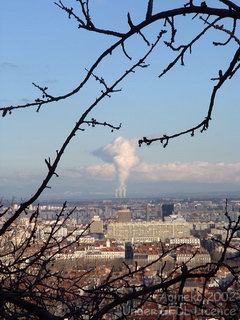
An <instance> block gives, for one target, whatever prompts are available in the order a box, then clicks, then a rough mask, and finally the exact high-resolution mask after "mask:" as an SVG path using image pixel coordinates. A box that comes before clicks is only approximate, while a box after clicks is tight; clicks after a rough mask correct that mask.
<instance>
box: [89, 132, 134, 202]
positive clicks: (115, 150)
mask: <svg viewBox="0 0 240 320" xmlns="http://www.w3.org/2000/svg"><path fill="white" fill-rule="evenodd" d="M136 146H137V143H136V141H133V140H129V139H125V138H123V137H118V138H116V139H115V140H114V141H113V142H112V143H110V144H107V145H106V146H105V147H103V148H101V149H98V150H96V151H94V152H93V154H94V155H95V156H98V157H99V158H101V159H102V160H104V161H107V162H110V163H113V164H114V165H115V167H116V170H117V174H118V188H117V189H116V193H115V196H116V197H117V198H125V197H126V192H127V186H126V182H127V179H128V177H129V174H130V171H131V169H132V168H133V167H134V166H136V165H137V164H138V163H139V158H138V156H137V155H136Z"/></svg>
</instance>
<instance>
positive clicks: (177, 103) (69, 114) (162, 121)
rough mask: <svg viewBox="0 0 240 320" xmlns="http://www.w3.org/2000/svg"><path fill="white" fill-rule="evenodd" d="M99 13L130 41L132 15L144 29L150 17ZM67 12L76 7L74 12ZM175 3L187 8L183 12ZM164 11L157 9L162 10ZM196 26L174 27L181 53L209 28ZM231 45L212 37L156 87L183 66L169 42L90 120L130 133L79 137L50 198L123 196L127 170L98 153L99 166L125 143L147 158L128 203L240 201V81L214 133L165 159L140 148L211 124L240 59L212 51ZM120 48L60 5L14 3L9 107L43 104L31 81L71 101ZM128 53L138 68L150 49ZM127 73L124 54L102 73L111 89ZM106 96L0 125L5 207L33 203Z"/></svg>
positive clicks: (135, 9) (1, 27)
mask: <svg viewBox="0 0 240 320" xmlns="http://www.w3.org/2000/svg"><path fill="white" fill-rule="evenodd" d="M92 2H93V5H92V16H93V18H94V19H95V21H96V24H98V25H99V26H102V27H106V28H113V29H115V30H119V31H126V30H128V25H127V19H126V14H127V12H128V11H129V12H132V17H133V20H134V21H136V22H138V21H139V19H141V18H142V17H144V15H145V11H144V10H145V7H146V2H147V1H144V0H140V1H139V0H131V1H130V0H128V1H127V0H124V1H122V0H121V1H110V0H96V1H92ZM65 3H66V4H68V5H69V6H73V5H74V4H75V1H71V0H68V1H65ZM166 3H168V2H166ZM174 3H175V4H179V5H180V4H181V3H182V1H175V2H174ZM212 3H214V1H212ZM168 5H169V3H168ZM161 6H162V7H161ZM165 8H166V5H164V4H160V3H158V7H155V11H156V12H157V10H160V9H161V10H164V9H165ZM186 20H187V21H185V20H183V19H181V18H180V19H178V20H177V21H176V25H177V26H178V27H179V28H178V33H179V36H178V37H177V39H179V40H183V43H185V42H187V41H188V40H190V39H191V37H192V36H194V35H195V34H196V33H197V31H198V30H200V29H201V27H202V23H201V22H199V21H197V20H194V21H191V19H186ZM160 28H162V24H161V23H156V24H155V25H154V26H152V27H151V28H148V29H146V30H145V34H146V35H147V36H148V38H149V40H150V41H151V42H153V41H154V39H155V35H156V32H158V30H159V29H160ZM224 37H225V36H222V35H221V34H219V33H216V32H210V33H209V34H208V35H207V36H206V37H205V38H204V39H203V41H201V42H199V43H198V44H197V45H196V46H195V47H194V48H193V53H192V55H190V54H189V53H188V54H187V55H186V60H185V63H186V65H185V67H182V66H180V65H177V66H176V68H175V69H174V70H172V71H171V72H170V73H168V74H167V75H166V76H165V77H163V78H161V79H158V75H159V74H160V73H161V71H162V69H163V68H164V67H165V66H166V65H167V64H168V62H170V61H171V58H173V57H174V55H173V54H172V52H170V51H169V50H167V49H166V48H165V47H164V45H163V43H161V44H160V46H159V47H158V48H157V49H156V51H155V52H154V53H153V54H152V56H151V57H150V58H149V60H148V62H149V63H150V67H149V68H146V69H141V70H138V71H137V72H136V73H135V74H132V75H131V76H130V77H129V78H128V79H126V80H124V82H123V83H122V85H121V87H122V88H123V91H122V92H121V93H117V94H115V95H113V97H112V98H111V99H106V100H104V101H103V102H101V103H100V104H99V106H98V107H97V108H96V110H95V111H94V112H93V113H92V115H91V116H93V117H95V118H97V119H98V120H99V121H108V122H111V123H112V124H116V125H117V124H119V123H120V122H121V123H122V124H123V126H122V129H121V130H120V131H116V132H113V133H111V132H110V130H108V129H106V128H94V129H92V128H88V129H87V130H86V131H85V132H83V133H81V132H79V135H78V136H77V137H76V138H75V139H74V140H73V141H72V143H71V145H70V146H69V147H68V150H67V152H66V153H65V156H64V158H63V159H62V162H61V164H60V166H59V170H58V173H59V175H60V178H58V179H56V178H54V179H53V180H52V183H51V186H52V190H50V191H48V194H44V195H43V198H48V199H49V198H61V197H66V198H68V197H69V198H71V197H87V196H93V197H94V196H95V195H96V196H99V195H102V196H103V197H104V196H106V197H109V196H114V193H115V189H116V188H117V187H118V185H119V167H118V165H119V164H117V163H116V162H114V160H113V159H114V155H112V156H111V157H112V158H111V159H110V160H108V161H106V157H105V158H104V157H101V156H99V152H98V153H97V154H98V156H96V150H98V151H99V150H100V151H102V154H103V153H104V152H105V151H106V149H104V148H105V147H106V146H107V145H110V146H114V143H116V139H119V137H121V139H122V140H120V141H123V142H124V141H125V143H129V145H128V146H129V148H130V149H131V152H133V153H134V156H135V157H136V159H137V161H136V163H135V162H134V165H132V166H130V168H129V171H128V175H127V179H126V181H125V183H126V185H127V193H128V195H129V196H130V195H134V196H136V195H144V194H147V195H151V194H153V195H161V194H162V193H164V192H165V191H166V190H167V192H180V191H182V190H184V191H186V192H188V191H191V192H192V191H195V192H200V191H201V190H203V191H205V190H206V191H219V190H223V191H238V190H239V192H240V183H239V181H240V160H239V159H240V150H239V144H238V141H239V138H240V132H239V129H238V128H239V119H240V117H239V116H240V111H239V75H238V74H237V75H236V76H235V77H234V78H233V79H232V80H231V82H229V83H226V84H225V85H224V87H223V89H222V91H221V92H220V94H219V95H218V98H217V100H216V107H215V110H214V114H213V121H212V123H211V126H210V128H209V130H208V131H207V132H206V133H203V134H200V133H199V134H196V136H195V137H194V138H191V137H182V138H179V139H176V140H174V141H171V142H170V144H169V146H168V147H167V148H166V149H163V148H162V147H161V146H160V145H159V144H155V145H153V146H151V147H142V148H138V147H137V143H136V142H137V139H139V138H141V137H142V136H149V137H153V136H158V135H160V134H163V133H166V134H170V133H174V132H176V131H178V130H181V129H185V128H187V127H189V126H192V125H195V124H197V123H198V122H200V121H201V120H202V118H203V117H205V114H206V111H207V107H208V101H209V95H210V93H211V89H212V86H213V82H212V81H210V78H212V77H215V76H216V75H217V74H218V70H219V69H223V70H224V68H226V67H227V65H228V63H229V61H230V58H231V56H232V55H233V53H234V49H236V47H235V46H234V45H232V44H230V45H229V46H227V47H223V48H222V47H221V48H220V47H214V46H212V45H211V43H212V41H213V40H220V39H224ZM166 40H167V38H166ZM113 41H114V39H113V38H111V37H107V36H102V35H96V34H93V33H91V34H89V33H88V32H86V31H84V30H79V29H78V28H77V26H76V23H75V22H74V21H72V20H69V19H68V18H67V16H66V15H65V14H64V12H62V11H61V10H60V9H59V8H57V7H56V6H55V5H54V3H53V1H49V0H42V1H30V0H22V1H18V0H9V1H5V2H4V3H2V4H1V12H0V43H1V51H0V85H1V95H0V104H1V105H2V106H4V105H13V104H19V103H20V104H22V103H24V102H26V101H31V100H33V99H35V98H37V97H38V92H37V91H36V89H34V88H33V86H32V85H31V83H32V82H36V83H38V84H40V85H43V86H45V85H46V86H48V87H49V90H50V93H52V94H54V95H57V94H62V93H66V92H68V91H69V90H71V89H73V88H74V87H75V86H76V85H77V84H78V83H79V82H80V80H81V79H82V78H83V77H84V75H85V72H86V71H85V68H89V67H90V66H91V64H92V63H93V62H94V61H95V59H96V58H97V56H98V55H99V54H100V53H101V52H102V51H103V50H104V49H105V48H107V46H109V45H110V44H111V43H113ZM177 44H181V42H177ZM126 48H127V50H128V52H129V54H131V55H132V56H133V57H134V58H135V59H138V58H139V57H140V56H141V55H142V54H143V53H144V52H145V51H146V50H147V47H146V45H145V44H144V43H143V41H142V40H141V38H140V37H139V36H137V37H135V38H134V39H132V40H131V41H128V43H127V44H126ZM129 66H130V62H129V61H128V60H127V59H126V58H125V57H124V55H123V54H122V52H121V51H120V50H118V51H117V52H116V53H115V54H113V55H112V56H111V57H110V58H108V59H106V60H105V61H104V62H103V63H102V64H101V65H100V66H99V68H98V70H97V71H96V72H97V74H98V75H99V76H103V77H104V78H105V80H106V81H107V82H108V83H111V81H112V80H114V79H115V78H116V77H117V76H118V75H120V74H121V72H122V71H124V70H126V68H127V67H129ZM100 91H101V87H100V86H99V85H98V84H97V83H96V82H95V81H93V80H91V81H90V82H89V85H88V86H87V87H86V88H85V89H84V90H83V91H82V93H81V94H78V95H76V96H74V97H72V98H70V99H68V100H65V101H62V102H60V103H58V104H51V105H49V106H46V107H44V108H42V110H41V111H40V112H39V113H36V109H34V108H32V109H28V110H22V111H16V112H14V113H13V114H12V115H11V116H7V117H4V118H2V119H1V125H0V146H1V154H0V196H1V197H11V196H15V197H16V198H24V199H25V198H26V197H27V196H28V195H29V194H31V193H33V192H34V190H35V189H36V187H37V186H38V184H39V182H40V181H41V180H42V179H43V177H44V174H45V173H46V167H45V163H44V159H45V158H46V157H48V156H50V157H53V156H54V153H55V150H56V149H58V148H59V147H60V145H61V143H62V142H63V140H64V138H65V137H66V135H67V134H68V132H69V130H70V129H71V127H72V126H73V124H74V123H75V121H76V120H77V119H78V117H79V116H80V115H81V112H82V111H83V110H84V108H86V106H88V105H89V104H90V103H91V102H92V101H94V100H95V98H96V97H97V96H98V95H99V93H100ZM117 141H119V140H117ZM105 153H106V152H105ZM126 158H128V157H126Z"/></svg>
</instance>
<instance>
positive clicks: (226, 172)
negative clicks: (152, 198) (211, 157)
mask: <svg viewBox="0 0 240 320" xmlns="http://www.w3.org/2000/svg"><path fill="white" fill-rule="evenodd" d="M134 171H135V172H136V173H137V174H138V179H141V178H142V179H143V180H145V181H189V182H206V183H224V182H231V181H232V182H240V162H237V163H223V162H218V163H210V162H201V161H195V162H173V163H165V164H147V163H141V164H139V165H138V166H137V167H136V168H135V169H134Z"/></svg>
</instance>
